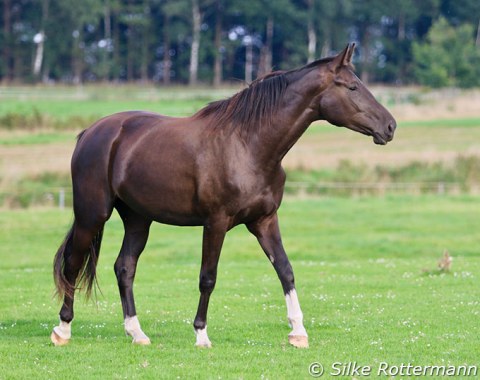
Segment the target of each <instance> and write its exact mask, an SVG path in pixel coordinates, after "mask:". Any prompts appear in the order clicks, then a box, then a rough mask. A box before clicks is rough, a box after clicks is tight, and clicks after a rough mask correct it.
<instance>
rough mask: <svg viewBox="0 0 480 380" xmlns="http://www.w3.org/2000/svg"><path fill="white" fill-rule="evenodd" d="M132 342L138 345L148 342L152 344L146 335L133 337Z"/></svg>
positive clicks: (146, 344)
mask: <svg viewBox="0 0 480 380" xmlns="http://www.w3.org/2000/svg"><path fill="white" fill-rule="evenodd" d="M132 343H133V344H138V345H139V346H148V345H149V344H152V342H150V339H149V338H148V337H144V338H139V339H134V340H133V341H132Z"/></svg>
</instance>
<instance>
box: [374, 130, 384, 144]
mask: <svg viewBox="0 0 480 380" xmlns="http://www.w3.org/2000/svg"><path fill="white" fill-rule="evenodd" d="M372 136H373V142H374V143H375V144H377V145H387V140H385V139H384V138H383V137H381V136H380V135H379V134H378V133H374V134H372Z"/></svg>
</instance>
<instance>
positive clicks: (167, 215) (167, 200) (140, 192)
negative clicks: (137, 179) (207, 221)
mask: <svg viewBox="0 0 480 380" xmlns="http://www.w3.org/2000/svg"><path fill="white" fill-rule="evenodd" d="M150 186H151V185H150ZM188 190H189V189H188ZM188 190H185V189H181V188H177V189H175V190H173V189H165V188H163V187H162V186H156V187H155V186H153V187H150V188H145V186H138V187H132V188H128V187H127V188H120V189H119V191H118V197H119V198H120V199H121V200H122V201H123V202H124V203H125V204H127V205H128V206H129V207H130V208H132V209H133V210H135V211H136V212H138V213H139V214H141V215H144V216H146V217H148V218H149V219H152V220H154V221H156V222H159V223H165V224H173V225H179V226H197V225H202V224H203V221H204V219H203V217H202V216H201V215H199V213H198V211H197V210H196V208H195V206H194V204H193V202H192V197H193V196H192V192H191V191H188Z"/></svg>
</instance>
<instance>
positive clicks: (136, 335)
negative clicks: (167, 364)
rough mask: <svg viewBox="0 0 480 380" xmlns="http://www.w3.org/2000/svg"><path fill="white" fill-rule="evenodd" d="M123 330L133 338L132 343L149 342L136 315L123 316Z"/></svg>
mask: <svg viewBox="0 0 480 380" xmlns="http://www.w3.org/2000/svg"><path fill="white" fill-rule="evenodd" d="M125 331H126V333H127V334H128V335H130V336H131V337H132V338H133V343H143V344H148V343H150V339H149V338H148V336H147V335H145V333H144V332H143V331H142V329H141V327H140V322H139V321H138V318H137V316H136V315H134V316H133V317H126V318H125Z"/></svg>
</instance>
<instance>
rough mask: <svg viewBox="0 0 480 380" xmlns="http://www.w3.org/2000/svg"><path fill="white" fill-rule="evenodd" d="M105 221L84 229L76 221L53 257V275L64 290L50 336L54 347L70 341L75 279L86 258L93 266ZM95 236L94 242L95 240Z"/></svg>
mask: <svg viewBox="0 0 480 380" xmlns="http://www.w3.org/2000/svg"><path fill="white" fill-rule="evenodd" d="M104 223H105V222H104V221H103V222H102V223H98V224H96V225H94V226H92V227H90V228H87V227H84V226H81V225H80V224H79V223H78V221H75V222H74V224H73V227H72V229H71V231H70V232H69V234H68V235H67V237H66V238H65V242H64V243H63V244H62V246H61V247H60V249H59V252H58V253H57V256H56V258H55V261H56V263H55V267H56V268H58V269H57V270H56V273H55V275H56V276H57V282H61V283H62V285H60V286H61V289H62V291H63V293H64V297H63V305H62V308H61V310H60V324H59V325H58V326H56V327H55V328H54V329H53V332H52V335H51V340H52V342H53V343H54V344H55V345H57V346H61V345H65V344H67V343H68V342H69V340H70V337H71V322H72V320H73V316H74V312H73V302H74V293H75V287H76V283H77V279H78V277H79V273H80V271H81V269H82V268H83V267H84V265H85V261H86V260H93V261H94V262H93V263H92V264H91V265H96V260H97V258H98V253H99V249H100V240H101V233H102V230H103V224H104ZM96 238H97V241H95V240H96ZM92 250H94V251H95V252H92ZM60 271H61V272H62V273H60ZM93 275H94V274H93ZM92 281H93V278H92Z"/></svg>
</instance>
